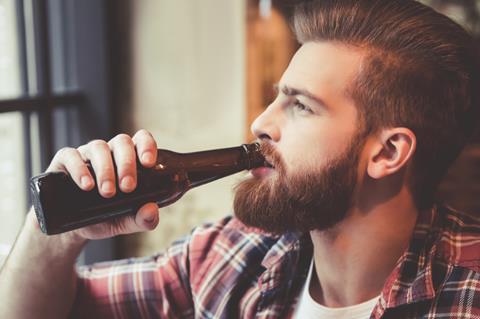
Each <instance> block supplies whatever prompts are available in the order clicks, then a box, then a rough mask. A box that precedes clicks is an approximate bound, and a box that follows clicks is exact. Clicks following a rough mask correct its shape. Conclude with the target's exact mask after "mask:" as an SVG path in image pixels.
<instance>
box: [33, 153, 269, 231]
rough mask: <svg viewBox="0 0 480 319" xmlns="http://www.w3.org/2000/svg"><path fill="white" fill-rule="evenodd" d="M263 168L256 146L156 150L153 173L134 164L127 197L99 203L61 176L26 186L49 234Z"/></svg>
mask: <svg viewBox="0 0 480 319" xmlns="http://www.w3.org/2000/svg"><path fill="white" fill-rule="evenodd" d="M263 163H264V158H263V156H262V155H261V154H260V151H259V145H258V144H244V145H242V146H239V147H232V148H225V149H218V150H209V151H203V152H195V153H184V154H182V153H176V152H172V151H169V150H162V149H159V150H158V159H157V164H156V165H155V166H154V167H153V168H144V167H142V166H140V165H138V171H137V188H136V189H135V190H134V191H133V192H131V193H122V192H121V191H120V190H117V194H116V195H115V196H114V197H112V198H104V197H102V196H100V194H99V193H98V189H97V188H95V189H93V190H91V191H83V190H81V189H80V188H79V187H78V186H77V185H76V184H75V183H74V182H73V180H72V178H71V177H70V176H69V175H68V174H66V173H64V172H53V173H45V174H41V175H38V176H35V177H33V178H32V179H31V182H30V187H31V191H32V200H33V206H34V209H35V213H36V215H37V219H38V221H39V224H40V228H41V229H42V231H43V232H44V233H46V234H49V235H50V234H58V233H62V232H65V231H68V230H72V229H76V228H80V227H84V226H86V225H91V224H96V223H100V222H103V221H106V220H109V219H111V218H116V217H119V216H123V215H127V214H134V213H135V212H136V211H137V210H138V208H140V207H141V206H142V205H143V204H145V203H147V202H157V204H158V205H159V206H160V207H163V206H167V205H169V204H171V203H173V202H175V201H176V200H178V199H179V198H180V197H181V196H182V195H183V194H184V193H185V192H186V191H188V190H189V189H191V188H193V187H197V186H199V185H202V184H206V183H209V182H212V181H214V180H217V179H219V178H222V177H225V176H228V175H231V174H234V173H237V172H239V171H242V170H245V169H252V168H255V167H258V166H261V165H263Z"/></svg>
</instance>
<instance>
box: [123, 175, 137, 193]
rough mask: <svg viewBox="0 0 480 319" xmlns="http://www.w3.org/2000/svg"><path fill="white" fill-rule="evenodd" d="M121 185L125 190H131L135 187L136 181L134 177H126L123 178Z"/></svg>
mask: <svg viewBox="0 0 480 319" xmlns="http://www.w3.org/2000/svg"><path fill="white" fill-rule="evenodd" d="M121 185H122V188H123V189H128V190H130V189H132V188H133V187H134V186H135V181H134V179H133V177H132V176H125V177H124V178H122V183H121Z"/></svg>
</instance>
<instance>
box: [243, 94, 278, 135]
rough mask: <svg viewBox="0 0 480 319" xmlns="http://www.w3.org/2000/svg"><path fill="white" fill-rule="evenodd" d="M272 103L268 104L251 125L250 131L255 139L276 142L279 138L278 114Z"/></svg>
mask: <svg viewBox="0 0 480 319" xmlns="http://www.w3.org/2000/svg"><path fill="white" fill-rule="evenodd" d="M277 111H278V110H276V109H275V106H274V103H272V104H270V105H269V106H268V107H267V108H266V109H265V111H263V112H262V113H261V114H260V115H259V116H258V117H257V118H256V119H255V120H254V121H253V123H252V125H251V126H250V130H251V132H252V133H253V135H255V136H256V137H257V138H260V139H269V140H271V141H273V142H278V141H279V140H280V137H281V130H280V123H281V119H280V114H278V112H277Z"/></svg>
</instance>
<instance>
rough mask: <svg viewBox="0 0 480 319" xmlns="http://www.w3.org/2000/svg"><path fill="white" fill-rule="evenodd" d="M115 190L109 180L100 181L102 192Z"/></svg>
mask: <svg viewBox="0 0 480 319" xmlns="http://www.w3.org/2000/svg"><path fill="white" fill-rule="evenodd" d="M114 190H115V188H114V185H113V183H112V182H111V181H105V182H103V183H102V192H104V193H113V191H114Z"/></svg>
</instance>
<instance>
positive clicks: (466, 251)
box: [437, 207, 480, 272]
mask: <svg viewBox="0 0 480 319" xmlns="http://www.w3.org/2000/svg"><path fill="white" fill-rule="evenodd" d="M438 219H439V221H440V223H439V226H440V231H439V236H438V237H437V240H438V246H437V255H439V256H441V257H442V259H444V260H445V261H446V262H447V263H448V264H452V265H453V266H461V267H465V268H468V269H470V270H473V271H475V272H480V218H479V216H475V215H473V214H467V213H463V212H460V211H457V210H454V209H452V208H450V207H438Z"/></svg>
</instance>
